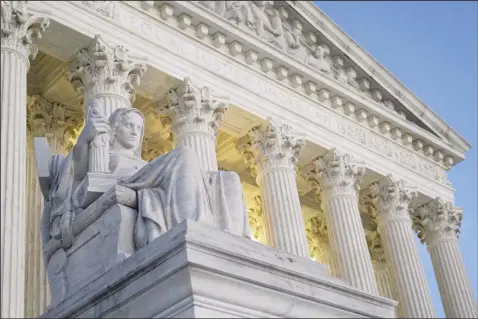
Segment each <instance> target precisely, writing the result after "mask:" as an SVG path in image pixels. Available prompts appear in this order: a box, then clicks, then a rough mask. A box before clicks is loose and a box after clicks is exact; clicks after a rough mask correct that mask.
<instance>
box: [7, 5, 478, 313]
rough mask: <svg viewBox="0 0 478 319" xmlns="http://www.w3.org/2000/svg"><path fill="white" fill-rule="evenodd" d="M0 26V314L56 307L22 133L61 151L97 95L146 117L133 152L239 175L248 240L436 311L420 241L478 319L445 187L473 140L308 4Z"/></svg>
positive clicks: (50, 12) (39, 203) (105, 8)
mask: <svg viewBox="0 0 478 319" xmlns="http://www.w3.org/2000/svg"><path fill="white" fill-rule="evenodd" d="M1 32H2V48H1V51H2V65H1V71H0V72H1V74H2V78H1V80H2V81H1V85H2V98H1V115H2V117H1V122H2V126H1V136H2V137H1V138H2V144H1V145H2V146H1V147H2V152H1V154H2V161H1V165H2V166H1V181H2V184H1V203H2V223H1V225H2V226H1V236H2V244H1V245H2V246H1V249H2V251H1V253H2V268H1V272H2V275H1V276H2V277H1V278H2V284H1V289H2V294H1V295H2V303H1V304H2V306H1V314H2V317H23V316H26V317H37V316H39V315H40V314H41V313H42V312H44V311H45V309H46V307H47V305H49V304H50V302H51V300H50V291H49V285H48V280H47V275H46V267H45V263H44V262H43V253H42V238H41V227H43V226H42V225H43V224H42V223H44V221H42V219H41V216H42V212H43V209H44V207H43V205H44V203H43V196H42V193H41V185H40V182H41V181H39V179H38V176H37V163H36V162H35V156H34V147H33V138H34V137H46V138H47V139H48V142H49V144H50V146H51V148H52V150H53V151H54V153H57V154H65V155H66V154H67V153H68V152H69V151H70V150H71V149H72V147H73V145H75V143H76V139H77V138H78V135H79V133H80V132H81V130H82V128H83V126H84V122H85V114H87V112H88V111H89V109H88V106H89V105H90V103H91V101H93V100H101V101H102V105H104V107H103V108H101V109H100V110H99V112H100V113H102V115H104V116H109V115H110V114H111V113H112V112H113V111H114V110H115V109H117V108H121V107H126V108H129V107H132V106H133V107H135V108H137V109H139V110H140V111H141V112H142V113H143V114H144V116H145V121H146V127H147V130H146V132H145V137H144V143H143V153H142V158H143V159H144V160H147V161H149V160H151V159H154V158H156V157H157V156H159V155H162V154H166V153H168V152H170V151H171V150H173V149H174V148H176V147H177V146H184V145H185V146H190V147H192V148H194V149H196V151H197V152H198V153H199V154H198V158H199V164H198V165H200V166H201V167H202V168H203V169H204V170H205V171H218V170H229V171H235V172H237V173H238V174H239V176H240V178H241V183H242V186H243V190H244V195H245V200H246V204H247V208H248V215H249V224H250V228H251V233H252V236H253V238H254V240H255V241H257V242H260V243H262V244H264V245H267V246H271V247H274V248H277V249H280V250H282V251H285V252H287V253H290V254H292V255H296V256H300V257H306V258H312V259H313V260H314V261H316V262H318V263H321V264H324V265H326V266H327V269H328V274H329V276H332V277H336V278H339V279H341V280H343V281H344V282H345V283H346V284H348V285H349V286H351V287H353V288H355V289H358V290H360V291H362V292H364V293H365V294H369V295H376V296H382V297H386V298H389V299H392V300H395V301H397V302H398V306H397V309H396V316H397V317H434V316H435V313H434V309H433V305H432V301H431V297H430V292H429V287H428V283H427V281H426V278H425V274H424V270H423V266H422V265H421V261H420V258H419V255H418V250H417V246H416V244H415V236H418V237H419V238H420V239H421V242H422V243H423V244H424V245H426V246H427V250H428V252H429V254H430V257H431V260H432V263H433V267H434V271H435V274H436V278H437V283H438V287H439V290H440V295H441V298H442V302H443V306H444V309H445V313H446V315H447V317H462V318H472V317H477V316H478V309H477V304H476V299H475V296H474V295H473V290H472V288H471V284H470V281H469V279H468V275H467V271H466V269H465V266H464V263H463V257H462V252H461V251H460V247H459V229H460V224H461V220H462V216H463V211H462V209H461V208H460V207H458V206H456V204H455V202H454V189H453V187H452V185H451V184H450V182H449V180H448V178H447V172H448V171H449V170H450V169H453V166H454V165H455V164H457V163H459V162H460V161H463V160H464V159H465V153H466V152H467V151H468V150H469V149H470V147H471V146H470V145H469V144H468V143H467V142H466V141H465V140H464V139H463V138H462V137H461V136H460V135H459V134H458V133H457V132H455V131H454V130H453V129H452V128H451V127H449V126H448V125H447V124H446V123H445V122H444V121H443V120H442V119H440V118H439V117H438V116H437V115H436V114H435V113H433V111H432V110H431V109H430V108H429V107H428V106H426V105H424V104H423V103H422V102H421V101H419V100H418V99H417V98H416V97H415V96H414V95H413V93H411V92H410V91H409V90H408V89H406V88H405V87H404V86H403V85H402V84H401V83H399V82H398V80H396V79H395V78H394V77H393V76H392V75H391V74H390V73H388V71H386V70H385V69H384V68H383V67H382V66H381V65H380V64H379V63H378V62H376V61H375V60H374V59H373V58H372V57H371V56H369V55H368V54H367V53H366V52H365V51H364V50H363V49H361V48H360V47H359V46H358V45H357V44H356V43H355V42H354V41H353V40H352V39H351V38H350V37H349V36H347V35H346V34H345V33H344V32H343V31H341V30H340V28H339V27H338V26H337V25H335V24H334V22H333V21H331V20H330V19H329V18H328V17H327V16H325V14H323V13H322V12H321V11H320V10H319V9H318V8H316V7H315V5H314V4H313V3H312V2H308V1H297V2H296V1H252V2H244V1H228V2H226V1H216V2H215V1H190V2H183V1H76V2H69V1H59V2H54V1H42V2H27V1H2V31H1ZM185 83H187V84H188V85H191V86H194V87H197V88H198V90H200V91H201V94H202V97H203V99H205V100H207V99H208V98H210V99H212V98H213V97H214V99H223V100H224V103H220V106H219V107H217V108H214V109H212V108H210V109H206V108H200V109H195V108H192V109H187V110H185V109H181V108H180V107H178V103H175V102H174V99H175V98H176V99H179V98H181V94H183V92H182V91H181V90H180V89H179V88H180V87H181V86H185V85H186V84H185ZM198 118H200V119H201V120H194V119H198ZM192 119H193V120H192Z"/></svg>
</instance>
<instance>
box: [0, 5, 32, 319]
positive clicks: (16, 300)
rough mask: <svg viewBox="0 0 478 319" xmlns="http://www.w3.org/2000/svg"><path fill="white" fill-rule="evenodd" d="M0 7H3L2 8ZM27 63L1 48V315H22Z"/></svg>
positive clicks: (13, 52)
mask: <svg viewBox="0 0 478 319" xmlns="http://www.w3.org/2000/svg"><path fill="white" fill-rule="evenodd" d="M2 10H3V7H2ZM28 67H29V62H28V60H27V58H26V57H25V56H23V55H22V54H20V53H18V52H15V51H14V50H12V49H9V48H5V47H3V43H2V59H1V71H0V72H1V76H2V81H1V99H2V105H1V139H2V144H1V145H2V152H1V157H2V161H1V167H2V172H1V173H2V174H1V186H0V189H1V200H0V201H1V205H2V206H1V207H2V222H1V229H2V238H1V247H2V258H1V259H2V291H1V295H2V297H1V298H2V302H1V305H2V313H1V317H2V318H8V317H10V318H11V317H23V314H24V312H23V298H24V285H23V283H24V281H25V270H24V269H25V226H26V222H25V182H26V150H27V145H26V131H27V129H26V115H27V114H26V97H27V92H26V91H27V71H28Z"/></svg>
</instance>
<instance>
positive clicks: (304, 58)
mask: <svg viewBox="0 0 478 319" xmlns="http://www.w3.org/2000/svg"><path fill="white" fill-rule="evenodd" d="M197 3H198V4H199V5H201V6H203V7H205V8H207V9H208V10H210V11H212V12H214V13H216V14H217V15H219V16H221V17H222V18H223V19H226V20H227V21H229V22H231V23H233V24H234V25H236V26H238V27H239V28H241V29H243V30H245V31H249V32H251V33H253V34H254V33H255V34H256V36H258V37H259V38H261V39H262V40H263V41H264V42H266V43H269V44H271V45H273V46H274V47H276V48H278V49H279V50H280V51H282V52H284V53H287V54H288V55H290V56H291V57H293V58H294V59H296V60H297V61H299V62H301V63H304V64H306V65H309V66H311V67H312V68H313V69H315V70H317V71H319V72H321V73H323V74H324V75H326V76H328V77H331V78H332V79H334V80H336V81H337V82H340V83H343V84H345V85H347V86H350V87H351V88H353V89H354V90H356V91H358V92H360V93H362V94H364V95H366V96H367V97H369V98H371V99H372V100H374V101H375V102H377V103H379V104H381V105H382V106H383V107H384V108H387V109H389V110H390V111H392V112H394V113H397V114H398V115H399V116H400V117H402V118H406V114H405V113H404V112H403V111H402V110H399V109H398V107H394V108H390V107H389V105H387V104H386V103H384V101H382V93H381V92H380V91H378V90H377V92H378V93H377V95H376V96H374V94H373V93H372V92H371V91H372V89H371V87H370V85H371V83H370V81H369V80H368V79H367V78H366V77H361V78H360V79H359V78H358V72H357V69H356V68H355V67H354V66H351V65H350V64H349V63H348V62H347V63H346V62H345V61H344V59H343V58H342V57H341V56H340V55H334V56H332V55H331V54H332V53H331V51H332V49H331V48H330V47H329V46H328V45H327V44H325V43H317V41H316V40H313V41H309V40H307V38H306V36H305V35H304V32H303V25H302V23H301V22H300V21H299V20H292V19H290V18H289V12H288V10H287V9H286V8H285V7H284V6H280V7H279V6H276V5H275V2H274V1H197ZM359 80H361V81H362V84H360V83H359ZM388 102H389V103H393V102H391V101H388Z"/></svg>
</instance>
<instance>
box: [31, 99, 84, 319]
mask: <svg viewBox="0 0 478 319" xmlns="http://www.w3.org/2000/svg"><path fill="white" fill-rule="evenodd" d="M27 110H28V113H27V128H28V149H27V187H26V190H27V202H26V204H27V208H26V216H27V231H28V232H27V237H26V240H27V242H26V268H25V271H26V274H25V279H26V280H25V316H27V317H37V316H39V315H40V314H41V313H42V312H43V311H44V310H45V308H46V306H47V305H48V304H49V303H50V301H51V299H50V290H49V287H48V280H47V275H46V270H45V262H44V260H43V253H42V240H41V235H40V228H41V227H42V225H41V218H40V217H41V216H42V213H43V195H42V193H41V190H40V186H39V182H38V174H37V169H36V165H35V159H34V149H33V138H34V137H40V136H44V137H47V138H48V142H49V144H50V146H51V148H52V152H53V153H55V154H66V153H67V149H68V148H69V146H70V145H72V144H73V143H74V142H75V140H76V138H77V134H78V132H79V128H80V126H81V125H82V122H83V119H82V115H81V114H78V113H72V112H69V111H67V110H65V107H64V106H63V105H61V104H58V103H51V102H49V101H47V100H45V99H43V98H42V97H40V96H38V95H36V96H33V97H32V99H31V101H30V103H29V104H28V106H27Z"/></svg>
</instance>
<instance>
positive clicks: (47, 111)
mask: <svg viewBox="0 0 478 319" xmlns="http://www.w3.org/2000/svg"><path fill="white" fill-rule="evenodd" d="M27 110H28V112H27V128H28V130H29V132H30V133H31V134H32V136H35V137H36V136H44V137H47V138H48V141H49V143H50V145H52V146H53V148H54V149H55V151H56V152H57V153H65V152H66V151H67V150H68V149H69V148H71V146H72V145H71V144H74V143H75V142H76V139H77V138H78V135H79V132H80V129H81V127H82V126H83V122H84V119H83V115H82V114H80V113H73V112H71V111H69V110H66V109H65V107H64V106H63V105H61V104H59V103H52V102H49V101H47V100H45V99H44V98H42V97H41V96H38V95H36V96H33V97H32V100H31V102H30V104H29V105H28V108H27Z"/></svg>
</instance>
